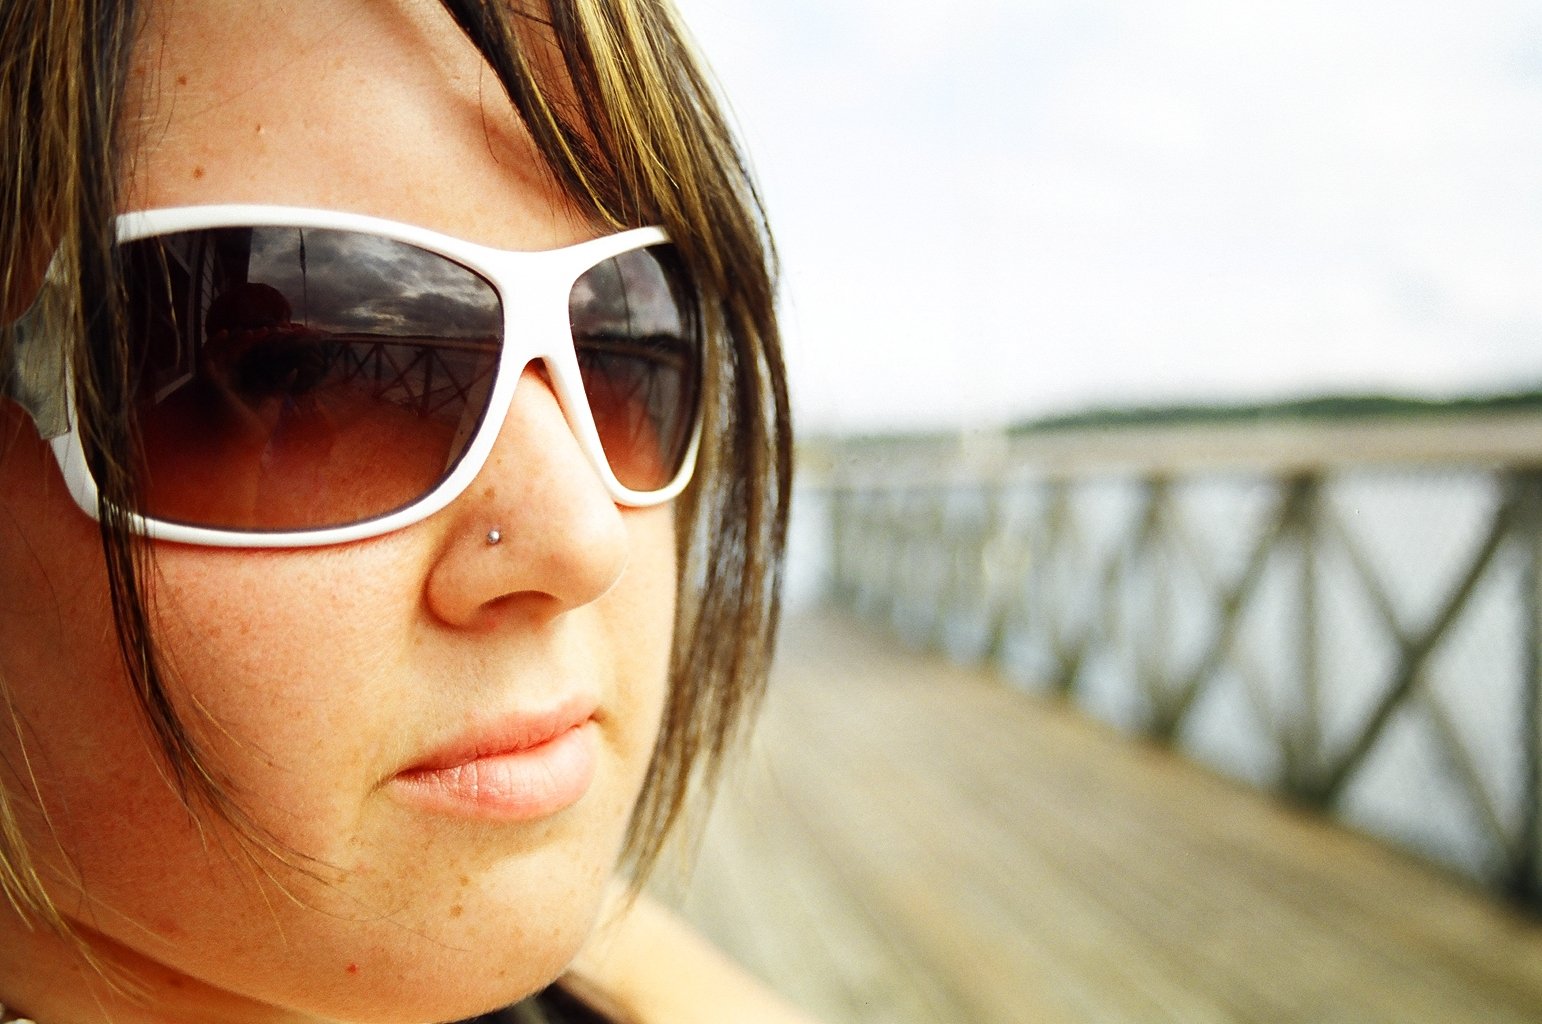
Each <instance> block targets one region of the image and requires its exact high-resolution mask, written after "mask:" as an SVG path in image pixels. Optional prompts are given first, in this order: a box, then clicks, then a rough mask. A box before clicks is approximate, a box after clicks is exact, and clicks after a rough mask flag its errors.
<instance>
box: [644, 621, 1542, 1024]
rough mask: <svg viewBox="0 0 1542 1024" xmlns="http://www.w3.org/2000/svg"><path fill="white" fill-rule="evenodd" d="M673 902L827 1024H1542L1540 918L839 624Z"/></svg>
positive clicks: (785, 694) (777, 703)
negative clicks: (1131, 1023)
mask: <svg viewBox="0 0 1542 1024" xmlns="http://www.w3.org/2000/svg"><path fill="white" fill-rule="evenodd" d="M660 885H661V888H662V889H663V891H664V893H665V895H666V897H669V895H670V893H671V890H673V892H674V896H675V898H676V902H678V903H680V905H681V906H682V907H683V909H684V911H685V913H686V914H687V916H689V917H690V918H692V919H693V920H694V921H695V922H696V923H697V924H698V925H699V926H700V927H701V928H703V929H704V930H705V931H706V932H707V933H708V934H710V935H711V936H712V937H713V938H714V940H715V941H717V942H718V943H719V944H721V945H722V946H724V947H726V948H727V949H728V950H730V952H732V953H733V954H734V955H735V956H736V957H737V958H738V959H739V960H740V961H741V962H743V963H744V964H745V965H746V966H748V967H749V968H750V969H751V970H752V971H754V972H755V973H757V974H759V975H760V976H761V977H763V978H765V979H766V980H768V981H769V982H771V984H772V985H773V986H775V987H776V988H778V989H779V990H780V991H782V992H783V993H784V994H785V995H787V996H788V998H790V999H791V1000H792V1001H793V1002H795V1003H797V1004H799V1005H801V1006H803V1007H804V1008H806V1009H807V1010H809V1011H811V1012H813V1013H815V1014H817V1015H819V1016H820V1017H822V1018H823V1019H824V1020H826V1021H828V1022H830V1024H868V1022H872V1024H879V1022H883V1024H933V1022H936V1024H977V1022H978V1024H1084V1022H1085V1024H1094V1022H1095V1024H1122V1022H1140V1024H1153V1022H1169V1021H1170V1022H1175V1024H1177V1022H1182V1024H1232V1022H1244V1021H1245V1022H1255V1021H1256V1022H1268V1024H1291V1022H1303V1024H1305V1022H1313V1024H1351V1022H1353V1024H1361V1022H1387V1024H1420V1022H1436V1021H1438V1022H1441V1024H1452V1022H1468V1021H1471V1022H1483V1024H1511V1022H1513V1024H1522V1022H1527V1024H1535V1022H1537V1021H1542V921H1539V920H1537V919H1534V918H1531V917H1528V916H1525V915H1522V914H1520V913H1518V912H1515V911H1513V910H1510V909H1508V908H1506V907H1504V906H1502V905H1501V904H1500V903H1499V902H1497V901H1496V900H1495V899H1493V898H1492V897H1490V896H1488V895H1486V894H1483V893H1481V892H1477V891H1475V890H1473V889H1472V888H1471V887H1469V886H1466V885H1464V884H1463V883H1461V882H1459V881H1456V880H1454V879H1452V878H1450V877H1448V876H1446V875H1444V874H1442V873H1441V872H1439V871H1437V870H1435V869H1432V868H1429V867H1427V866H1424V865H1422V864H1419V863H1417V862H1415V861H1414V860H1412V859H1411V858H1409V857H1407V856H1405V855H1403V854H1400V853H1397V852H1395V851H1392V850H1390V849H1388V848H1387V847H1385V846H1383V845H1381V844H1379V843H1377V842H1375V841H1373V840H1370V839H1367V838H1364V837H1362V836H1358V835H1355V834H1353V833H1351V832H1348V831H1346V830H1345V829H1343V828H1342V827H1340V826H1337V825H1334V824H1332V823H1330V822H1328V821H1325V820H1323V819H1321V818H1319V817H1317V816H1315V815H1313V814H1310V813H1308V812H1303V811H1299V810H1296V809H1294V808H1291V807H1289V806H1286V805H1284V804H1282V803H1281V802H1280V801H1278V800H1277V799H1275V798H1274V797H1271V796H1269V795H1267V794H1262V793H1259V792H1257V791H1255V790H1251V789H1247V788H1245V787H1243V786H1240V785H1238V784H1235V783H1232V782H1230V781H1228V780H1225V779H1221V778H1218V777H1216V776H1215V775H1213V774H1212V773H1210V772H1208V771H1206V770H1204V769H1202V768H1198V767H1195V766H1194V765H1192V764H1190V763H1188V762H1186V761H1184V760H1182V759H1181V758H1179V757H1177V756H1175V755H1172V754H1170V753H1168V752H1167V751H1165V750H1163V749H1161V748H1158V747H1154V746H1151V745H1149V744H1146V743H1143V742H1139V741H1134V740H1131V739H1128V738H1126V737H1122V736H1119V735H1116V734H1114V733H1113V732H1111V731H1110V730H1108V729H1107V728H1105V727H1103V726H1100V725H1097V724H1095V723H1092V722H1089V721H1087V720H1086V719H1084V718H1083V717H1081V716H1080V715H1078V714H1076V713H1075V712H1074V711H1071V710H1069V709H1067V708H1065V707H1063V706H1061V705H1058V704H1056V703H1054V702H1051V701H1045V700H1041V699H1038V698H1034V697H1029V696H1026V695H1024V694H1022V693H1019V692H1016V691H1013V690H1010V689H1008V688H1007V687H1005V686H1004V685H1002V684H1001V683H1000V682H998V681H997V680H995V679H993V678H992V677H991V676H989V675H988V674H986V673H983V672H977V671H972V670H968V669H961V668H957V667H954V666H951V665H948V664H946V663H945V662H942V661H940V660H938V659H935V658H931V657H928V656H917V655H912V654H910V653H908V652H906V651H904V650H903V649H902V648H901V647H900V645H898V644H897V643H896V642H895V641H893V640H892V639H889V638H885V637H882V636H880V635H879V634H876V633H874V632H873V631H871V630H870V629H869V628H868V627H865V626H862V625H858V624H856V623H855V622H853V621H852V620H849V619H846V618H843V617H841V616H840V615H839V614H838V613H829V614H827V615H821V616H818V617H804V618H800V619H794V620H793V621H790V622H789V623H788V626H787V628H786V630H785V634H784V641H783V649H782V657H781V659H780V663H779V668H778V670H777V673H776V676H775V680H774V684H773V690H772V694H771V697H770V700H769V702H768V705H767V708H766V714H765V716H764V718H763V720H762V724H761V727H760V729H759V731H758V733H757V735H756V737H755V741H754V743H753V744H752V747H751V751H750V754H749V756H748V758H747V759H746V761H745V763H744V765H743V766H742V767H741V768H740V769H739V770H738V771H737V772H736V774H735V775H734V777H733V778H731V779H730V780H729V782H728V784H726V785H725V787H724V789H723V790H722V793H721V796H720V799H719V802H718V806H717V809H716V811H715V812H714V814H713V817H712V819H711V821H710V823H709V825H708V828H707V830H706V834H705V838H704V840H703V843H702V847H701V850H700V854H699V857H698V860H697V866H696V869H695V871H694V874H693V875H692V876H690V878H689V879H688V880H686V879H682V878H672V877H671V873H670V872H669V871H667V870H666V871H665V872H663V877H662V878H661V879H660ZM726 1021H727V1018H725V1022H726Z"/></svg>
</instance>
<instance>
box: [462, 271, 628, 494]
mask: <svg viewBox="0 0 1542 1024" xmlns="http://www.w3.org/2000/svg"><path fill="white" fill-rule="evenodd" d="M509 255H511V256H515V257H518V256H521V255H524V254H518V253H515V254H509ZM512 276H514V275H501V278H502V279H501V280H499V281H498V282H497V283H498V286H499V291H500V293H501V296H502V301H503V306H504V340H503V351H502V353H501V354H500V357H499V368H498V372H499V375H500V377H501V378H503V379H505V380H508V381H509V382H510V386H509V388H508V389H507V392H506V394H505V397H504V399H503V401H502V402H501V403H500V404H499V407H498V408H493V409H489V410H488V413H489V415H488V421H487V422H486V423H485V424H484V425H483V427H482V429H483V431H484V432H485V433H486V434H488V435H489V436H490V440H493V441H496V439H497V438H498V436H499V435H500V434H501V433H502V431H503V428H504V426H505V424H506V423H507V421H508V419H509V417H510V415H511V414H512V412H513V406H514V403H515V402H517V401H519V400H520V397H521V396H520V392H521V390H522V389H523V388H526V387H529V384H530V382H529V381H527V380H525V377H526V375H527V371H530V370H531V369H532V368H533V369H534V371H535V373H536V375H537V376H538V377H539V378H540V379H541V380H542V381H543V382H544V383H545V384H546V386H547V387H548V388H550V389H551V393H552V395H553V396H554V397H555V398H556V399H557V405H558V407H559V408H560V410H561V412H562V415H563V418H564V420H565V421H566V424H567V427H568V430H569V431H570V432H571V434H572V435H573V438H574V440H575V442H576V443H577V444H578V447H579V448H580V450H582V451H583V453H584V456H585V457H586V459H587V460H588V462H589V464H590V467H591V468H592V469H593V471H594V473H595V474H596V475H597V476H598V477H599V479H600V480H601V482H602V483H604V484H605V486H606V488H607V489H608V490H614V488H615V484H614V483H613V481H612V477H611V473H610V467H609V465H608V464H607V463H606V461H605V455H604V451H603V449H602V448H601V446H600V443H599V434H598V432H597V430H596V428H595V425H594V420H593V414H592V413H591V411H590V409H589V398H588V395H587V393H586V392H585V390H584V384H583V377H582V375H581V373H580V371H579V367H578V353H577V351H576V350H575V348H574V345H573V328H572V324H571V323H570V321H569V315H568V290H569V288H570V286H560V282H559V283H558V284H559V286H558V287H553V286H552V284H551V283H550V282H541V284H543V285H545V287H538V288H536V287H530V286H529V283H527V285H526V287H525V288H523V289H514V288H511V286H510V284H509V278H510V277H512ZM531 283H533V282H531Z"/></svg>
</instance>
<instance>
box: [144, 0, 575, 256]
mask: <svg viewBox="0 0 1542 1024" xmlns="http://www.w3.org/2000/svg"><path fill="white" fill-rule="evenodd" d="M125 100H126V109H125V115H126V116H125V120H124V124H125V128H126V132H125V142H126V144H127V150H128V153H129V159H128V160H127V161H126V163H125V172H126V173H125V181H124V186H125V188H124V206H125V208H131V209H133V208H138V209H143V208H151V207H161V206H180V205H196V204H202V203H211V202H259V203H283V204H288V205H297V206H315V207H326V208H333V209H343V210H352V211H357V212H364V213H371V214H375V215H379V216H385V217H390V218H392V219H396V220H401V221H407V222H411V223H419V224H424V225H426V226H430V227H435V228H437V229H439V230H443V231H446V232H447V233H450V234H456V235H459V236H461V237H466V238H470V239H473V240H476V241H482V242H486V243H488V244H493V245H498V246H502V247H507V248H529V249H534V248H552V247H555V246H559V245H564V244H568V243H571V242H574V241H577V240H580V239H582V238H585V237H588V236H589V235H591V234H592V233H593V232H592V230H591V229H590V228H589V227H588V226H587V224H586V223H585V220H584V218H583V217H582V216H581V215H579V214H578V213H577V211H576V210H574V209H573V207H572V204H571V203H570V202H569V201H568V200H567V199H566V198H565V197H564V196H563V195H562V194H560V193H559V192H558V191H557V189H556V188H555V187H554V185H553V181H552V176H551V175H550V173H549V172H548V171H547V170H546V168H545V165H544V163H543V161H542V159H541V158H540V156H539V154H538V153H537V151H536V149H535V146H534V144H533V142H532V140H531V138H530V136H529V133H528V132H527V131H526V130H525V128H524V126H523V124H521V123H520V121H519V119H518V117H517V116H516V115H515V113H514V110H513V108H512V106H511V105H510V103H509V102H508V100H507V98H506V97H505V95H504V93H503V89H502V87H501V85H500V84H499V83H498V81H497V79H496V77H495V76H494V75H493V73H492V71H491V70H490V69H489V68H488V67H487V66H486V64H485V63H484V62H483V60H482V58H481V55H480V54H478V53H477V51H476V49H475V47H474V46H472V44H471V43H470V42H469V40H467V39H466V38H465V36H464V35H463V34H462V33H461V32H460V31H459V30H458V28H457V27H456V25H455V24H454V22H453V21H452V20H451V18H450V17H449V16H448V15H447V14H446V13H445V12H444V10H443V8H441V7H440V5H439V4H437V3H424V2H419V0H313V2H306V3H250V2H242V0H200V2H199V3H196V4H188V3H169V2H164V0H163V2H158V3H154V4H152V5H151V12H150V15H149V18H148V19H147V22H146V26H145V29H144V30H143V32H142V33H141V35H140V37H139V39H138V42H137V45H136V48H135V59H134V64H133V71H132V73H131V77H130V81H129V84H128V89H127V91H126V97H125Z"/></svg>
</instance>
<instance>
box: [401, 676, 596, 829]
mask: <svg viewBox="0 0 1542 1024" xmlns="http://www.w3.org/2000/svg"><path fill="white" fill-rule="evenodd" d="M594 714H595V705H594V702H593V701H589V700H571V701H568V702H567V703H565V704H564V705H562V706H561V707H559V708H557V709H555V710H552V711H548V712H542V713H537V714H517V715H512V716H510V717H508V718H504V719H500V720H498V721H497V722H494V723H492V724H490V725H489V726H487V727H485V728H477V729H473V730H471V731H470V732H468V733H466V734H463V735H462V736H460V737H457V738H456V739H454V740H451V741H450V742H449V743H447V744H445V745H444V746H442V747H440V748H438V749H437V750H435V751H433V752H432V753H430V754H429V755H428V756H427V757H424V758H423V759H421V760H420V761H417V762H416V763H414V764H413V765H411V766H410V767H408V768H405V769H403V770H402V771H400V772H398V773H397V774H396V775H395V776H393V777H392V779H391V781H390V784H389V787H390V788H391V789H393V790H394V791H395V793H396V795H397V797H398V798H399V799H401V800H403V801H405V802H407V803H410V804H412V805H415V806H417V807H420V808H422V809H423V810H427V811H430V812H433V813H437V814H446V815H451V816H455V817H463V818H482V819H485V820H490V821H505V822H512V821H531V820H534V819H537V818H545V817H548V816H550V815H552V814H556V813H557V812H558V811H561V810H563V809H564V808H567V807H570V806H572V805H573V804H575V803H577V802H578V801H579V799H580V798H582V797H583V795H584V794H585V793H587V792H588V791H589V786H590V784H591V783H592V782H593V781H594V771H595V762H596V757H597V753H598V751H597V747H598V743H599V737H598V726H597V725H596V723H595V720H594Z"/></svg>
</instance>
